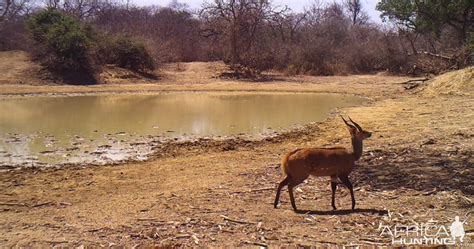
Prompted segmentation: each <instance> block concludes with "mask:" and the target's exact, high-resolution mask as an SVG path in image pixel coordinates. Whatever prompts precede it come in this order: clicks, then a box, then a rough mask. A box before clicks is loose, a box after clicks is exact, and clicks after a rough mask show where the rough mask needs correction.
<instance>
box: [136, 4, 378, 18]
mask: <svg viewBox="0 0 474 249" xmlns="http://www.w3.org/2000/svg"><path fill="white" fill-rule="evenodd" d="M208 1H212V0H208ZM334 1H336V2H341V0H321V2H334ZM131 2H134V3H135V4H137V5H152V4H153V5H160V6H166V5H168V3H169V2H171V0H131ZM179 2H181V3H186V4H188V5H189V6H190V7H191V8H199V7H200V6H201V5H202V3H203V2H204V0H180V1H179ZM312 2H314V0H273V3H274V4H275V5H281V6H284V5H287V6H288V7H290V8H291V9H293V10H294V11H302V10H303V9H304V7H306V6H309V5H310V4H311V3H312ZM377 2H379V1H378V0H362V3H363V5H364V10H365V11H366V12H367V13H368V14H369V16H370V18H371V19H372V20H373V21H376V22H381V20H380V17H379V16H380V13H379V12H378V11H376V10H375V5H376V4H377Z"/></svg>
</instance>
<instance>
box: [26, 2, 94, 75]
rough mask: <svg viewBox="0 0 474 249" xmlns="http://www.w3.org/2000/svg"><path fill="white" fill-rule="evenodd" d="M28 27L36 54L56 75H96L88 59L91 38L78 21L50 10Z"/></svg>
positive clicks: (33, 18) (31, 22) (28, 23)
mask: <svg viewBox="0 0 474 249" xmlns="http://www.w3.org/2000/svg"><path fill="white" fill-rule="evenodd" d="M27 25H28V29H29V30H30V32H31V34H32V37H33V39H34V40H35V42H36V53H37V54H38V57H40V58H42V60H43V63H44V64H45V65H46V66H48V67H50V68H51V69H54V70H55V71H61V70H68V71H73V72H87V73H93V70H92V67H93V65H92V63H91V60H90V57H89V55H88V49H89V47H90V45H91V38H90V37H88V35H87V34H86V32H85V30H84V29H83V27H82V25H81V24H80V23H79V22H78V21H76V20H75V19H73V18H72V17H69V16H66V15H64V14H62V13H60V12H58V11H56V10H52V9H50V10H46V11H43V12H40V13H38V14H36V15H34V16H32V17H31V18H30V19H29V20H28V22H27Z"/></svg>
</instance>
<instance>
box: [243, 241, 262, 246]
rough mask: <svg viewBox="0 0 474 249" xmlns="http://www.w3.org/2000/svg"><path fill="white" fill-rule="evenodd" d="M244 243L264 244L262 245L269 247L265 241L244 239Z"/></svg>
mask: <svg viewBox="0 0 474 249" xmlns="http://www.w3.org/2000/svg"><path fill="white" fill-rule="evenodd" d="M244 243H247V244H252V245H257V246H262V247H268V245H267V244H265V243H263V242H258V241H250V240H244Z"/></svg>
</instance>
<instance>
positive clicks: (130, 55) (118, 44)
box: [96, 36, 155, 72]
mask: <svg viewBox="0 0 474 249" xmlns="http://www.w3.org/2000/svg"><path fill="white" fill-rule="evenodd" d="M96 54H97V55H98V59H99V60H100V62H101V63H106V64H115V65H117V66H119V67H122V68H128V69H130V70H133V71H136V72H146V71H148V70H153V69H155V63H154V60H153V57H152V56H151V55H150V53H149V52H148V50H147V49H146V48H145V45H144V44H143V43H141V42H138V41H134V40H132V39H130V38H126V37H116V38H111V37H108V36H104V37H101V38H100V39H99V40H98V42H97V50H96Z"/></svg>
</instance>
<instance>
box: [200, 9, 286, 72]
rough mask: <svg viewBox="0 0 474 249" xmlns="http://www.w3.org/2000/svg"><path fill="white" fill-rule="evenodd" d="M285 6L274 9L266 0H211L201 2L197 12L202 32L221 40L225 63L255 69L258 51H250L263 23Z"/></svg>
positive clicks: (272, 17)
mask: <svg viewBox="0 0 474 249" xmlns="http://www.w3.org/2000/svg"><path fill="white" fill-rule="evenodd" d="M286 10H287V9H283V10H277V9H275V8H274V7H273V6H272V4H271V2H270V1H268V0H214V1H213V2H211V3H209V2H206V3H205V4H204V7H203V9H202V11H201V13H200V16H201V18H202V19H203V20H204V21H205V24H206V29H205V31H204V35H205V36H208V37H209V36H219V37H220V38H221V41H222V42H223V43H224V46H223V47H224V51H225V58H224V60H225V61H226V62H227V63H228V64H230V65H231V66H238V65H241V66H246V67H247V66H249V67H257V69H258V65H257V64H258V63H255V60H256V59H258V58H256V57H257V56H258V55H255V53H252V52H250V51H252V49H254V48H256V47H257V46H258V45H259V44H258V39H259V35H260V34H261V32H262V30H263V29H264V27H265V26H266V25H267V24H268V23H269V22H270V21H271V20H272V19H274V16H276V15H281V14H282V13H284V12H285V11H286ZM260 45H261V44H260ZM253 52H255V51H253Z"/></svg>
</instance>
